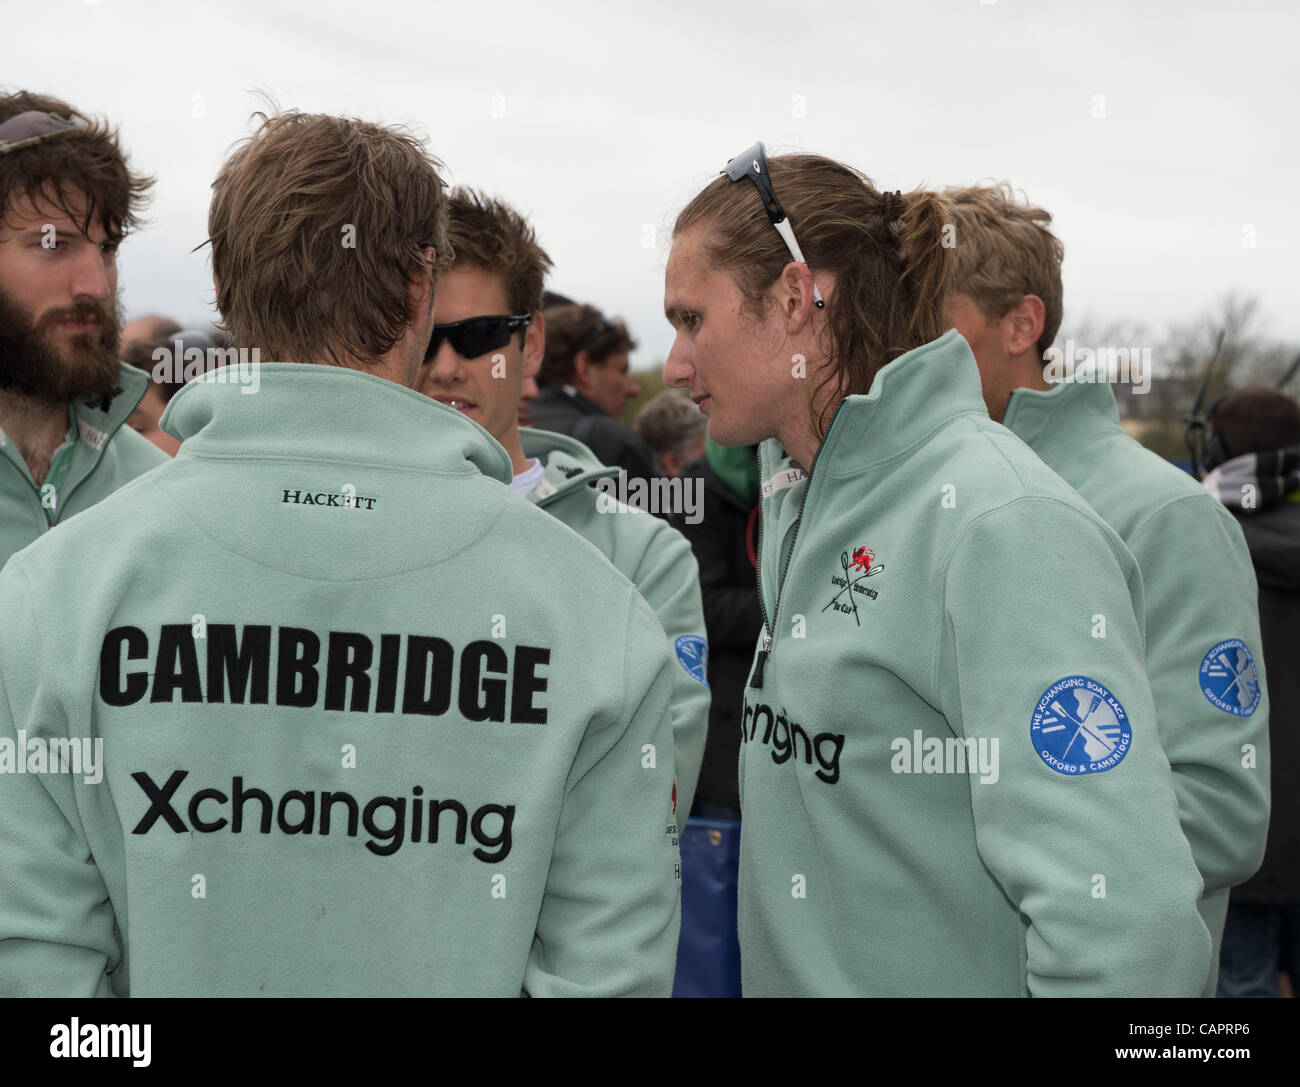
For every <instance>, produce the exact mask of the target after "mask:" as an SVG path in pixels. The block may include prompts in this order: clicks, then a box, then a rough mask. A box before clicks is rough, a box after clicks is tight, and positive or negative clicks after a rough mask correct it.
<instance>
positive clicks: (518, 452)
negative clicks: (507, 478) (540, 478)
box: [497, 423, 529, 476]
mask: <svg viewBox="0 0 1300 1087" xmlns="http://www.w3.org/2000/svg"><path fill="white" fill-rule="evenodd" d="M497 441H499V442H500V443H501V448H502V449H504V450H505V451H506V453H507V454H508V455H509V457H510V473H511V475H516V476H517V475H522V474H523V473H524V472H526V471H528V467H529V460H528V458H527V457H525V456H524V443H523V442H522V441H521V440H520V438H519V424H518V423H515V424H513V425H512V426H511V427H510V429H509V430H507V431H506V432H505V433H504V434H502V435H501V437H500V438H498V439H497Z"/></svg>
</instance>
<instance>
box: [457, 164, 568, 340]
mask: <svg viewBox="0 0 1300 1087" xmlns="http://www.w3.org/2000/svg"><path fill="white" fill-rule="evenodd" d="M447 208H448V219H447V237H448V238H449V239H450V241H451V245H452V248H453V249H454V250H455V251H456V264H457V265H471V266H473V267H475V268H481V269H482V270H483V271H485V272H487V273H489V274H490V275H495V276H500V278H501V281H502V283H503V284H504V285H505V292H506V304H507V305H508V306H509V307H510V312H511V313H512V314H524V313H537V312H538V311H539V310H540V309H541V308H542V292H543V289H544V288H545V286H546V276H547V273H548V272H550V270H551V258H550V257H549V256H547V253H546V250H545V249H543V248H542V247H541V246H540V245H538V244H537V234H536V233H535V232H534V230H533V228H532V226H531V225H530V224H529V222H528V220H527V219H525V218H524V217H523V216H522V215H520V214H519V212H517V211H515V209H514V208H512V207H511V206H510V205H509V204H507V203H505V202H504V201H501V200H496V199H494V198H492V197H490V196H486V195H484V194H483V193H481V192H479V191H478V190H476V189H468V188H463V187H457V188H455V189H453V190H452V191H451V196H450V197H448V201H447ZM521 334H522V333H521Z"/></svg>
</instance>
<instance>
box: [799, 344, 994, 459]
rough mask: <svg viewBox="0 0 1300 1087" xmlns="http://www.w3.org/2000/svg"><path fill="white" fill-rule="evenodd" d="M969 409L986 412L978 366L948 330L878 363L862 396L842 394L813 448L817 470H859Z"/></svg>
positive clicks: (905, 448) (902, 450) (911, 444)
mask: <svg viewBox="0 0 1300 1087" xmlns="http://www.w3.org/2000/svg"><path fill="white" fill-rule="evenodd" d="M972 413H974V414H978V415H983V416H984V417H985V418H987V417H988V413H987V411H986V409H985V407H984V398H983V394H982V393H981V392H980V376H979V370H978V369H977V368H976V366H975V356H974V355H972V354H971V350H970V347H969V345H968V344H967V343H966V341H965V339H963V338H962V335H961V333H959V332H957V331H956V330H952V331H949V332H946V333H944V334H943V335H942V336H940V337H939V338H938V339H937V340H931V341H930V342H929V343H927V344H922V345H921V346H920V347H917V348H914V349H913V350H911V351H908V352H907V353H906V354H904V355H900V356H899V357H898V358H896V359H895V360H894V361H893V362H891V363H889V364H888V365H886V366H884V367H882V368H881V370H880V372H879V373H877V374H876V377H875V380H874V381H872V383H871V389H870V390H869V391H868V392H867V394H866V395H865V396H862V395H856V396H847V397H845V398H844V400H843V402H842V403H841V405H840V407H839V409H838V410H837V412H836V415H835V419H834V421H833V422H832V424H831V428H830V432H829V433H828V434H827V435H826V439H825V440H824V441H823V442H822V445H821V448H820V449H819V450H818V454H817V461H816V464H817V472H818V474H819V475H820V474H821V473H823V472H825V473H826V474H827V475H831V476H835V477H840V476H857V475H860V474H861V473H862V472H863V471H864V470H865V469H867V468H870V467H872V466H874V465H877V464H881V463H882V462H884V461H887V460H891V459H893V458H894V457H898V456H901V455H902V454H904V453H906V452H907V451H908V450H909V449H911V448H913V447H914V446H916V445H918V444H920V443H921V442H923V441H925V440H926V439H927V438H929V437H930V436H931V435H932V434H934V433H935V431H937V430H940V429H942V428H943V427H944V426H946V425H948V424H949V423H951V422H953V421H954V420H956V419H958V418H960V417H961V416H963V415H969V414H972Z"/></svg>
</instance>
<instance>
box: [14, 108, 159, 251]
mask: <svg viewBox="0 0 1300 1087" xmlns="http://www.w3.org/2000/svg"><path fill="white" fill-rule="evenodd" d="M30 110H39V111H40V112H42V113H53V114H55V115H56V116H59V117H63V118H66V119H71V120H73V121H75V122H77V123H78V125H79V129H78V131H76V132H70V133H68V134H67V135H60V136H58V137H56V138H54V139H49V140H41V141H40V142H39V143H34V144H30V145H29V146H27V147H22V148H19V149H18V150H17V151H10V152H9V153H8V154H6V155H0V219H2V220H3V222H4V223H5V225H6V226H12V225H13V224H12V223H10V222H9V213H10V212H11V211H12V210H13V206H14V203H15V201H18V200H21V199H22V198H24V197H26V198H27V199H28V200H31V201H33V202H37V203H39V202H41V201H45V200H50V201H52V202H53V204H54V206H55V207H56V208H57V209H58V210H59V211H61V212H63V213H64V214H65V215H67V216H68V218H70V219H72V220H74V221H76V220H77V219H78V218H80V220H81V222H80V226H81V230H82V233H87V232H88V231H89V230H90V224H91V221H92V220H93V219H95V218H96V217H98V219H99V222H100V225H101V226H102V227H103V228H104V233H105V234H107V235H108V238H109V240H110V241H113V242H118V241H121V240H122V238H123V237H125V236H126V234H127V233H129V232H130V231H132V230H134V229H136V228H137V227H139V226H140V224H141V222H142V219H141V214H142V213H143V211H144V208H145V206H146V204H147V203H148V198H149V190H150V189H151V188H153V184H154V179H153V178H152V177H148V176H145V175H143V174H133V173H132V172H131V171H130V169H129V167H128V165H127V161H126V156H125V154H124V152H123V151H122V147H121V143H120V140H119V136H118V130H117V129H116V128H111V127H110V126H109V125H108V123H107V122H106V121H103V120H100V119H97V118H93V117H89V116H87V115H86V114H83V113H81V112H79V111H77V110H75V109H73V108H72V107H71V106H70V105H68V103H67V102H64V101H63V100H62V99H59V98H53V97H51V96H50V95H45V94H32V93H30V92H29V91H17V92H15V93H14V94H9V95H4V96H0V123H3V122H5V121H7V120H9V119H10V118H11V117H17V116H18V115H19V114H20V113H27V112H28V111H30ZM78 194H80V195H81V196H84V198H85V201H86V206H85V209H84V213H83V214H82V215H81V216H77V215H74V214H73V208H72V204H73V203H74V201H75V199H76V197H77V195H78Z"/></svg>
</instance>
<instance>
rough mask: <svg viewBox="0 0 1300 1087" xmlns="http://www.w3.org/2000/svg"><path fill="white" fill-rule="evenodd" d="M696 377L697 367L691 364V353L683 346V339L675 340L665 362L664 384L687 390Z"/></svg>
mask: <svg viewBox="0 0 1300 1087" xmlns="http://www.w3.org/2000/svg"><path fill="white" fill-rule="evenodd" d="M694 377H695V367H694V366H693V365H692V364H691V360H690V357H689V353H688V352H687V350H686V349H685V348H684V347H683V346H682V338H681V337H680V336H678V337H677V338H676V339H675V340H673V346H672V348H671V349H670V350H669V352H668V358H667V359H665V360H664V384H665V385H672V386H678V387H682V388H685V387H687V386H689V385H690V383H691V380H692V379H693V378H694Z"/></svg>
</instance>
